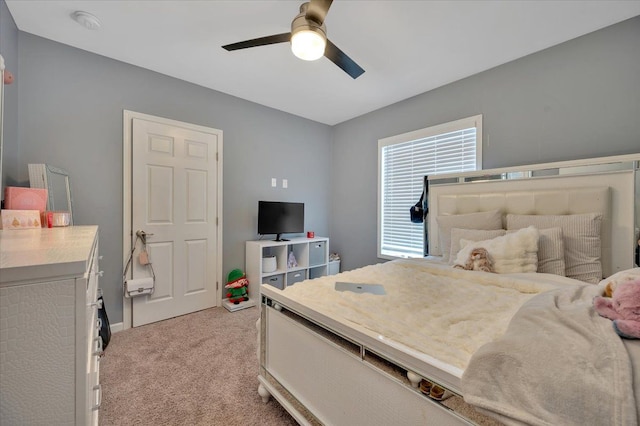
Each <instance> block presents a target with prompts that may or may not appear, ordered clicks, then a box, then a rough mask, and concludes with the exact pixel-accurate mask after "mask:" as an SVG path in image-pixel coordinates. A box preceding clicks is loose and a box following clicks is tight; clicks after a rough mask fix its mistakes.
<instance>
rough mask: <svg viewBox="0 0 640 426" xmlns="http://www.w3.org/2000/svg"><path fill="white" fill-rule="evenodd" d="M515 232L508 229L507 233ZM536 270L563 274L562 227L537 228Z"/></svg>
mask: <svg viewBox="0 0 640 426" xmlns="http://www.w3.org/2000/svg"><path fill="white" fill-rule="evenodd" d="M512 232H517V230H509V231H507V234H509V233H512ZM538 232H539V233H540V239H539V240H538V272H539V273H546V274H555V275H561V276H563V277H564V276H565V272H564V270H565V264H564V242H563V241H562V228H548V229H538Z"/></svg>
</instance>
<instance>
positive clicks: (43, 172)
mask: <svg viewBox="0 0 640 426" xmlns="http://www.w3.org/2000/svg"><path fill="white" fill-rule="evenodd" d="M57 176H62V178H63V179H64V185H65V188H64V190H65V195H66V198H67V199H66V200H64V201H63V204H65V206H61V207H62V208H56V203H55V200H54V199H53V196H52V194H53V193H54V192H53V191H52V187H51V185H52V182H53V180H54V177H57ZM29 184H30V186H31V187H32V188H46V189H47V192H48V195H47V210H50V211H56V210H64V211H68V212H69V225H73V199H72V197H71V179H70V178H69V173H67V171H66V170H63V169H61V168H59V167H54V166H51V165H49V164H29Z"/></svg>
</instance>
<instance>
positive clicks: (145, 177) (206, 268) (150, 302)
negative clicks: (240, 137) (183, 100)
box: [131, 118, 222, 327]
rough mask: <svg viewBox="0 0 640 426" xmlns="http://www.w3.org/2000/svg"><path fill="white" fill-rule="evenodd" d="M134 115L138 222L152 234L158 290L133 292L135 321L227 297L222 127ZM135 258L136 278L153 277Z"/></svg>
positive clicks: (134, 206)
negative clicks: (222, 277)
mask: <svg viewBox="0 0 640 426" xmlns="http://www.w3.org/2000/svg"><path fill="white" fill-rule="evenodd" d="M211 130H212V132H211V133H208V132H203V131H197V130H193V129H191V128H189V125H187V124H185V127H182V126H179V125H170V124H166V123H162V122H155V121H149V120H145V119H140V118H133V119H132V169H131V181H132V186H131V194H132V197H131V208H132V216H131V226H132V231H133V235H134V238H135V233H136V231H139V230H142V231H144V232H145V233H146V234H147V251H148V254H149V260H150V261H151V263H152V265H153V270H154V272H155V277H156V279H155V290H154V292H153V294H151V295H148V296H140V297H135V298H133V307H132V310H133V313H132V323H133V326H134V327H135V326H139V325H143V324H148V323H151V322H155V321H160V320H163V319H167V318H172V317H175V316H179V315H184V314H187V313H190V312H195V311H198V310H202V309H206V308H211V307H213V306H216V305H217V304H218V303H219V297H218V295H217V293H218V291H217V289H216V287H217V285H216V277H218V273H219V271H217V270H216V269H217V267H218V265H219V264H220V262H219V261H218V259H217V258H218V256H221V253H218V252H217V251H218V242H217V238H218V231H217V230H218V227H217V225H216V219H217V211H218V208H217V207H218V206H217V202H218V194H217V190H218V185H217V182H216V180H217V179H218V177H217V176H218V173H217V167H218V163H217V153H218V144H219V143H221V140H220V139H221V137H222V134H221V132H219V131H215V130H214V129H211ZM140 247H141V246H140V241H138V250H136V252H135V253H136V256H135V257H134V262H133V263H132V265H133V268H132V269H133V278H142V277H149V276H151V271H150V268H148V267H145V266H143V265H141V264H140V262H139V261H138V257H137V255H138V253H139V249H140Z"/></svg>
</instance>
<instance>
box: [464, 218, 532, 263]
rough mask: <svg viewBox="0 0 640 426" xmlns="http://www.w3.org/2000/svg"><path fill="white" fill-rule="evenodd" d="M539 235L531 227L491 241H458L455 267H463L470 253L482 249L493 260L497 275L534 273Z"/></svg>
mask: <svg viewBox="0 0 640 426" xmlns="http://www.w3.org/2000/svg"><path fill="white" fill-rule="evenodd" d="M538 238H539V233H538V230H537V229H536V228H534V227H533V226H531V227H529V228H524V229H520V230H518V231H516V232H513V233H511V234H506V235H503V236H501V237H496V238H493V239H491V240H484V241H469V240H465V239H464V238H463V239H461V240H460V246H461V247H462V248H461V249H460V251H459V252H458V255H457V256H456V261H455V265H461V266H464V264H465V263H466V261H467V259H468V258H469V255H470V254H471V251H472V250H473V249H475V248H478V247H482V248H484V249H486V250H487V251H488V252H489V255H490V256H491V260H493V269H494V270H495V271H496V273H498V274H510V273H516V272H536V271H537V269H538Z"/></svg>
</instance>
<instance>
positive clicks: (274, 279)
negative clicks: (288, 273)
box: [269, 278, 278, 282]
mask: <svg viewBox="0 0 640 426" xmlns="http://www.w3.org/2000/svg"><path fill="white" fill-rule="evenodd" d="M269 281H271V282H274V281H278V279H277V278H269Z"/></svg>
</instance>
